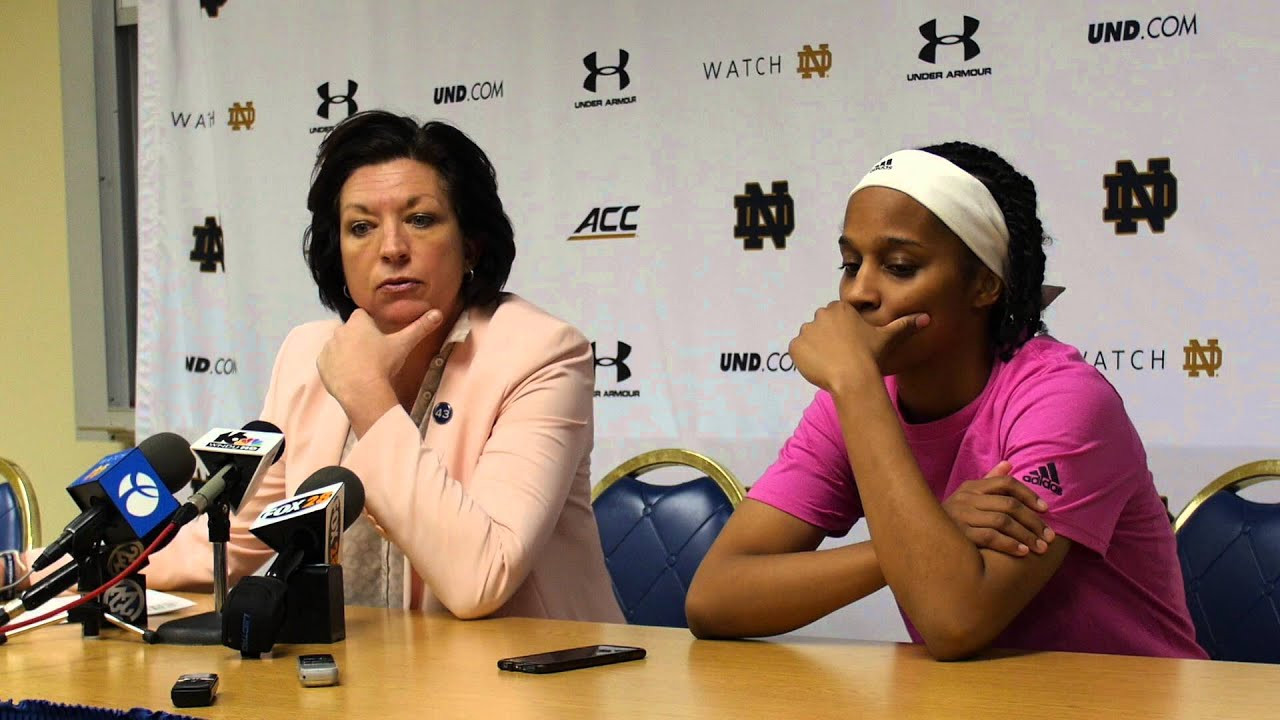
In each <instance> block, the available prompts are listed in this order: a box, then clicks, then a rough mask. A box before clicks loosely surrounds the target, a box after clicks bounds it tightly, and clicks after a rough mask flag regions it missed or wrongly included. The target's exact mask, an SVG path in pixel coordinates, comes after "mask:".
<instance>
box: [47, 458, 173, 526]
mask: <svg viewBox="0 0 1280 720" xmlns="http://www.w3.org/2000/svg"><path fill="white" fill-rule="evenodd" d="M67 492H69V493H71V498H72V499H73V500H75V503H76V505H78V506H79V507H80V509H82V510H84V509H88V508H89V507H91V506H93V505H98V504H102V503H104V502H105V503H110V504H111V505H112V506H114V507H115V508H116V510H117V511H118V513H119V519H117V518H113V519H112V520H111V522H109V523H107V527H106V529H105V531H104V535H103V538H102V539H103V541H104V542H105V543H106V544H108V545H114V544H119V543H126V542H129V541H130V540H142V541H143V542H147V543H149V542H151V541H152V540H154V539H155V538H156V536H157V535H159V533H160V531H161V530H162V529H163V528H164V526H165V524H167V523H168V521H169V518H171V517H172V516H173V514H174V513H175V512H176V511H177V510H178V501H177V500H175V499H174V497H173V494H172V493H170V492H169V488H167V487H165V485H164V481H163V480H161V479H160V476H159V474H158V473H157V472H156V471H155V468H153V467H151V463H149V462H147V459H146V457H145V456H144V455H143V454H142V452H141V451H140V450H138V449H137V448H134V449H132V450H125V451H123V452H118V453H115V454H114V455H109V456H107V457H105V458H103V459H102V460H100V461H98V462H97V463H96V464H95V465H94V466H93V467H92V468H90V469H89V470H88V472H86V473H85V474H84V475H81V476H80V477H79V478H78V479H76V481H75V482H73V483H71V485H70V486H69V487H67ZM121 519H122V520H123V521H121Z"/></svg>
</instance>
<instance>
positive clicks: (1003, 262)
mask: <svg viewBox="0 0 1280 720" xmlns="http://www.w3.org/2000/svg"><path fill="white" fill-rule="evenodd" d="M871 186H876V187H887V188H891V189H893V190H897V191H899V192H902V193H905V194H907V195H909V196H911V197H912V198H914V199H915V200H916V202H918V203H920V204H921V205H924V206H925V207H927V208H929V210H930V211H931V212H933V214H934V215H937V216H938V219H939V220H941V221H942V223H943V224H944V225H946V226H947V227H948V228H950V229H951V232H953V233H955V234H956V235H957V236H959V238H960V240H961V241H962V242H963V243H964V244H965V245H967V246H969V249H970V250H972V251H973V254H974V255H977V256H978V259H979V260H981V261H982V264H983V265H986V266H987V267H988V268H990V269H991V271H992V272H994V273H995V274H996V275H997V276H999V278H1000V279H1001V280H1002V281H1004V282H1005V284H1006V285H1007V284H1008V282H1009V228H1008V226H1006V225H1005V222H1004V213H1003V212H1001V211H1000V206H999V205H997V204H996V199H995V198H994V197H992V196H991V191H990V190H988V189H987V186H986V185H983V184H982V181H980V180H978V178H976V177H974V176H972V175H970V174H969V173H967V172H965V171H964V170H961V169H960V168H959V167H957V166H956V165H955V164H954V163H952V162H951V161H950V160H947V159H945V158H942V157H939V156H937V155H934V154H933V153H927V152H925V151H923V150H899V151H898V152H895V153H893V154H891V155H887V156H885V157H884V159H882V160H881V161H880V162H878V163H876V166H875V167H873V168H871V172H868V173H867V174H866V175H865V176H863V178H862V179H861V180H859V181H858V184H857V185H855V186H854V187H853V192H851V193H849V196H850V197H852V196H853V193H856V192H858V191H859V190H861V189H862V188H864V187H871Z"/></svg>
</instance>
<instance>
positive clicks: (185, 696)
mask: <svg viewBox="0 0 1280 720" xmlns="http://www.w3.org/2000/svg"><path fill="white" fill-rule="evenodd" d="M217 696H218V674H217V673H187V674H186V675H179V676H178V681H177V682H175V683H174V684H173V689H171V690H170V691H169V697H170V699H172V700H173V706H174V707H204V706H206V705H212V704H213V700H214V698H216V697H217Z"/></svg>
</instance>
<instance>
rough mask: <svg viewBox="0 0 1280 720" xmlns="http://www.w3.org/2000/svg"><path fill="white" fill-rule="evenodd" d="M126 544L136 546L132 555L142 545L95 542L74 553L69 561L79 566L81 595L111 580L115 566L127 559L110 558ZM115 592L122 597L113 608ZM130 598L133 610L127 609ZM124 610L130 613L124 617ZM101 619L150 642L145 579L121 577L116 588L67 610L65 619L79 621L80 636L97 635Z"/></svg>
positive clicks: (138, 576) (140, 575) (140, 577)
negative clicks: (86, 548) (134, 605)
mask: <svg viewBox="0 0 1280 720" xmlns="http://www.w3.org/2000/svg"><path fill="white" fill-rule="evenodd" d="M126 547H137V548H138V549H137V550H135V551H134V552H133V557H136V556H137V553H138V552H140V551H141V546H140V545H139V544H138V543H125V544H122V545H116V546H107V545H103V544H101V543H95V544H94V545H93V547H91V548H89V549H88V550H86V551H84V552H75V553H73V554H72V562H73V563H75V564H77V565H78V566H79V568H80V572H79V573H78V575H79V578H78V582H77V589H78V590H79V592H80V593H82V594H83V593H87V592H89V591H91V590H93V589H95V588H97V587H98V586H99V585H101V584H102V583H104V582H106V581H108V580H110V579H111V578H112V577H113V576H114V575H115V570H114V568H115V567H116V566H118V565H120V564H121V562H123V564H125V565H127V564H128V562H129V560H124V561H121V562H117V561H115V560H113V553H114V552H115V551H119V550H122V549H123V548H126ZM115 593H124V594H125V597H124V599H123V601H122V604H121V605H120V606H119V608H118V609H117V610H112V609H111V607H110V605H111V604H112V602H113V600H112V596H113V594H115ZM117 597H118V596H117ZM130 600H132V601H134V602H136V603H137V605H136V607H135V609H134V610H133V611H132V612H129V607H130V606H131V605H132V603H131V602H130ZM118 613H119V614H118ZM123 613H129V614H128V615H127V616H126V615H124V614H123ZM104 620H105V621H106V622H108V623H110V624H112V625H115V626H116V627H118V628H121V629H123V630H128V631H130V632H134V633H137V634H138V635H141V636H142V638H143V639H144V640H146V641H147V642H153V639H152V632H151V630H149V629H147V581H146V577H145V576H144V575H142V574H141V573H135V574H133V575H131V576H129V577H127V578H125V579H124V580H122V581H121V582H120V584H119V585H117V586H116V587H114V588H112V589H111V590H108V591H107V594H106V595H104V596H103V597H101V598H98V599H96V600H91V601H89V602H87V603H85V604H84V605H82V606H80V607H78V608H75V609H72V610H69V611H67V622H69V623H79V624H80V626H81V628H80V632H81V635H83V636H84V637H96V636H97V635H98V633H99V631H100V630H101V628H102V622H103V621H104Z"/></svg>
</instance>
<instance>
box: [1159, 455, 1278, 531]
mask: <svg viewBox="0 0 1280 720" xmlns="http://www.w3.org/2000/svg"><path fill="white" fill-rule="evenodd" d="M1267 480H1280V460H1258V461H1256V462H1251V463H1245V464H1244V465H1241V466H1240V467H1237V468H1233V469H1231V470H1228V471H1227V472H1226V473H1224V474H1222V475H1221V476H1219V477H1218V479H1217V480H1214V481H1213V482H1211V483H1209V484H1208V485H1205V486H1204V488H1203V489H1202V490H1201V491H1200V492H1198V493H1196V496H1195V497H1193V498H1191V502H1189V503H1187V506H1186V507H1185V508H1183V509H1182V512H1180V513H1178V519H1177V520H1174V521H1173V532H1174V533H1175V534H1176V533H1177V532H1178V531H1179V530H1181V529H1182V526H1183V525H1185V524H1186V523H1187V521H1188V520H1190V519H1191V516H1192V515H1194V514H1195V513H1196V511H1197V510H1199V509H1200V506H1201V505H1204V504H1205V503H1206V502H1207V501H1208V500H1209V498H1211V497H1213V496H1214V495H1216V494H1218V493H1219V492H1221V491H1223V490H1243V489H1245V488H1247V487H1249V486H1251V485H1257V484H1258V483H1262V482H1266V481H1267Z"/></svg>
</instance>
